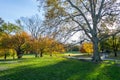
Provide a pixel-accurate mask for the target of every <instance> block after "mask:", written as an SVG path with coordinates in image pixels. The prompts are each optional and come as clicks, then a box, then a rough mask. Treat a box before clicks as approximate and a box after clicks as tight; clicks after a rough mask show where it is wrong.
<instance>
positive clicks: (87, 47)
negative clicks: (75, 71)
mask: <svg viewBox="0 0 120 80" xmlns="http://www.w3.org/2000/svg"><path fill="white" fill-rule="evenodd" d="M80 51H81V52H83V53H93V44H92V43H91V42H84V43H83V44H82V46H81V50H80Z"/></svg>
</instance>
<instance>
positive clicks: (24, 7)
mask: <svg viewBox="0 0 120 80" xmlns="http://www.w3.org/2000/svg"><path fill="white" fill-rule="evenodd" d="M37 5H38V2H36V0H0V17H1V18H2V19H3V20H4V21H5V22H8V21H9V22H13V23H14V22H15V20H17V19H19V18H20V17H31V16H33V15H35V14H40V13H39V12H38V7H37Z"/></svg>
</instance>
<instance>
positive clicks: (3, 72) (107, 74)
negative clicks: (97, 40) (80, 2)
mask: <svg viewBox="0 0 120 80" xmlns="http://www.w3.org/2000/svg"><path fill="white" fill-rule="evenodd" d="M28 57H29V58H27V56H24V58H23V59H20V60H17V59H16V60H7V61H0V80H120V76H119V75H120V66H118V65H116V64H115V63H114V62H112V61H104V62H101V63H92V62H83V61H79V60H73V59H66V58H62V57H55V56H54V57H49V56H44V57H43V58H34V57H33V56H30V55H29V56H28Z"/></svg>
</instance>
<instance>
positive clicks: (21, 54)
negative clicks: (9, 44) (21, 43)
mask: <svg viewBox="0 0 120 80" xmlns="http://www.w3.org/2000/svg"><path fill="white" fill-rule="evenodd" d="M22 56H23V53H22V51H21V50H17V57H18V59H21V58H22Z"/></svg>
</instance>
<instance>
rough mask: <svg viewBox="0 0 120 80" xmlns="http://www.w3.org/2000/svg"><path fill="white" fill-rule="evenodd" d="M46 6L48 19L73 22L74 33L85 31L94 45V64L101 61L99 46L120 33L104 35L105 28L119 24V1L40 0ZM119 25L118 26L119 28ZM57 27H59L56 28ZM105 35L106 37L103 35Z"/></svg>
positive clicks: (72, 29)
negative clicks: (104, 40)
mask: <svg viewBox="0 0 120 80" xmlns="http://www.w3.org/2000/svg"><path fill="white" fill-rule="evenodd" d="M38 1H40V2H41V3H42V2H43V4H44V5H45V8H46V18H47V19H54V18H57V17H59V19H64V20H65V21H66V19H67V23H68V22H72V23H73V24H72V25H74V26H76V25H77V26H76V27H74V28H71V32H73V31H77V32H78V31H81V30H83V31H84V33H85V34H86V35H87V37H88V38H89V39H90V40H91V41H92V43H93V49H94V51H93V59H92V61H94V62H99V61H101V58H100V54H99V51H98V44H99V42H100V41H102V40H103V39H104V38H107V37H109V36H111V35H113V34H117V33H119V32H120V29H117V30H116V31H114V33H111V34H108V33H107V34H104V33H105V31H104V30H103V28H102V27H103V26H105V27H109V26H110V25H115V24H117V23H118V22H119V20H120V19H119V17H118V16H120V8H119V1H118V0H44V1H43V0H38ZM118 26H119V25H116V26H115V27H116V28H117V27H118ZM56 27H57V26H56ZM103 34H104V35H103Z"/></svg>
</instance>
